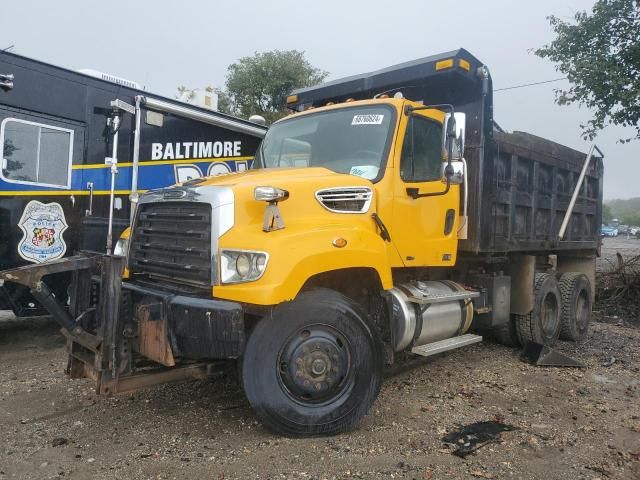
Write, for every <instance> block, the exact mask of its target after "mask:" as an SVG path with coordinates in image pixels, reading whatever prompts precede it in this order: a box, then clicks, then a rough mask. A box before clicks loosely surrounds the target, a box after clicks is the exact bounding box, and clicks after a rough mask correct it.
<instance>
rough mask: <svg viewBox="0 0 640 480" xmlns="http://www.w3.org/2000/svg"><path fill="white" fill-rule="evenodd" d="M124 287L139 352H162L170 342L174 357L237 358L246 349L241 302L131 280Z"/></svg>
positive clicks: (194, 358)
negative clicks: (181, 291)
mask: <svg viewBox="0 0 640 480" xmlns="http://www.w3.org/2000/svg"><path fill="white" fill-rule="evenodd" d="M122 289H123V291H124V292H128V294H129V295H130V299H131V304H132V309H131V313H130V314H131V315H132V316H133V318H134V319H135V320H136V321H137V325H138V328H137V332H138V341H137V346H138V351H139V352H140V353H143V354H146V353H148V352H154V351H156V350H158V351H159V350H160V349H161V348H165V349H166V345H168V347H169V348H170V356H171V357H180V358H184V359H193V360H200V359H229V358H238V357H239V356H240V355H241V354H242V352H243V351H244V346H245V340H246V338H245V328H244V312H243V308H242V306H241V305H240V304H239V303H236V302H229V301H226V300H212V299H208V298H199V297H194V296H187V295H179V294H174V293H170V292H165V291H162V290H156V289H153V288H150V287H147V286H141V285H137V284H133V283H128V282H123V284H122ZM143 326H144V327H143ZM149 326H151V328H149ZM156 337H164V338H156ZM147 356H150V355H147ZM160 357H161V358H166V355H165V356H163V355H160ZM152 359H154V358H152ZM156 360H157V359H156ZM160 363H165V362H163V361H161V362H160ZM165 364H166V363H165Z"/></svg>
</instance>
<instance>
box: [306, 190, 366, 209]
mask: <svg viewBox="0 0 640 480" xmlns="http://www.w3.org/2000/svg"><path fill="white" fill-rule="evenodd" d="M372 197H373V192H372V191H371V189H370V188H368V187H337V188H327V189H324V190H318V191H317V192H316V198H317V199H318V201H319V202H320V203H321V204H322V206H324V207H325V208H326V209H327V210H329V211H331V212H336V213H365V212H366V211H368V210H369V205H371V198H372Z"/></svg>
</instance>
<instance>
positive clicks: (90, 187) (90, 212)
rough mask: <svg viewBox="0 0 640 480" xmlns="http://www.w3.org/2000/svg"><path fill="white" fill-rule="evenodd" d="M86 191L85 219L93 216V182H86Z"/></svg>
mask: <svg viewBox="0 0 640 480" xmlns="http://www.w3.org/2000/svg"><path fill="white" fill-rule="evenodd" d="M87 189H88V190H89V208H88V209H86V210H85V212H84V214H85V216H86V217H90V216H91V215H93V182H87Z"/></svg>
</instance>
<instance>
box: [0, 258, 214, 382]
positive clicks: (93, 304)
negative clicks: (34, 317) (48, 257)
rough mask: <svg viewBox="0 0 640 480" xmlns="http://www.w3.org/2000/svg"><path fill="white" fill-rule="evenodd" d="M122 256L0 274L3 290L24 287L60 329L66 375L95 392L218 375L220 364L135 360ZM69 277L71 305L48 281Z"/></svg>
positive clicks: (74, 260) (133, 329) (59, 262)
mask: <svg viewBox="0 0 640 480" xmlns="http://www.w3.org/2000/svg"><path fill="white" fill-rule="evenodd" d="M123 267H124V257H121V256H116V255H105V254H98V253H92V252H81V253H79V254H77V255H74V256H71V257H66V258H63V259H59V260H55V261H52V262H49V263H43V264H36V265H27V266H23V267H19V268H15V269H12V270H5V271H2V272H0V285H1V284H2V283H3V282H14V283H18V284H21V285H24V286H26V287H27V288H29V289H30V291H31V293H32V294H33V296H34V297H35V298H36V299H37V300H38V301H39V302H40V303H41V304H42V305H43V306H44V307H45V308H46V309H47V311H48V312H49V313H50V314H51V315H52V317H53V319H54V320H55V321H56V322H57V323H58V324H59V325H60V326H61V327H62V334H63V335H64V336H65V338H66V349H67V352H68V354H69V357H68V362H67V367H66V370H65V373H66V374H67V375H69V376H70V377H71V378H90V379H92V380H93V381H94V382H95V385H96V393H97V394H102V395H111V394H115V393H123V392H128V391H133V390H138V389H141V388H147V387H151V386H154V385H159V384H163V383H170V382H177V381H183V380H188V379H203V378H206V377H209V376H212V375H213V374H216V373H219V372H220V371H221V369H219V368H218V367H219V362H206V363H203V362H201V363H188V364H181V365H179V366H175V367H169V368H167V367H164V366H162V365H159V364H157V363H155V362H152V361H150V360H149V359H148V358H144V357H143V356H139V355H136V354H135V352H134V350H135V347H136V345H135V342H136V337H137V328H136V327H135V326H134V325H133V324H132V323H131V315H128V314H127V311H128V310H127V309H128V308H130V305H129V304H128V302H127V301H126V295H125V293H126V292H123V289H122V271H123ZM63 272H71V273H72V276H73V280H72V283H71V291H70V292H69V298H70V302H69V304H68V305H67V303H66V302H64V301H61V299H58V298H56V297H55V295H54V294H53V293H52V291H51V289H50V288H49V287H48V286H47V283H46V278H45V277H46V276H48V275H52V274H57V273H63Z"/></svg>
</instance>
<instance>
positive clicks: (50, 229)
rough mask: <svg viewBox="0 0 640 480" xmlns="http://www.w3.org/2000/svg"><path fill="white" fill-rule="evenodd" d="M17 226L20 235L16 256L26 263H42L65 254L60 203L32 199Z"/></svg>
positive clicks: (64, 222)
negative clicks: (20, 232) (21, 234)
mask: <svg viewBox="0 0 640 480" xmlns="http://www.w3.org/2000/svg"><path fill="white" fill-rule="evenodd" d="M18 226H19V227H20V229H21V230H22V233H23V237H22V240H20V243H19V244H18V253H19V254H20V256H21V257H22V258H24V259H25V260H28V261H30V262H34V263H45V262H48V261H49V260H55V259H56V258H60V257H62V256H63V255H64V254H65V252H66V251H67V244H66V243H64V239H63V238H62V233H63V232H64V231H65V230H66V229H67V227H68V225H67V222H66V220H65V218H64V211H63V210H62V207H61V206H60V204H59V203H47V204H44V203H40V202H38V201H37V200H31V201H30V202H29V203H28V204H27V206H26V208H25V209H24V212H23V213H22V218H20V222H19V223H18Z"/></svg>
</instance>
